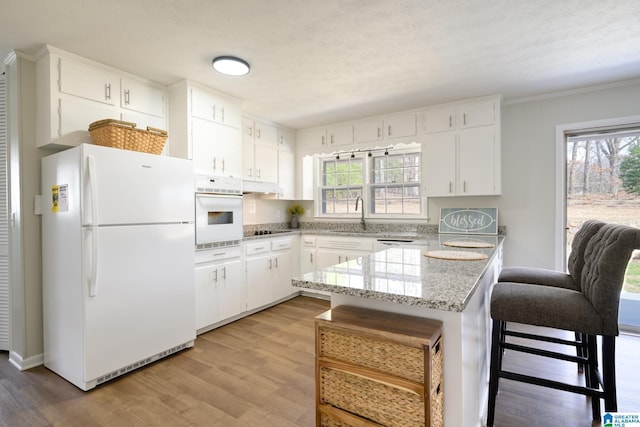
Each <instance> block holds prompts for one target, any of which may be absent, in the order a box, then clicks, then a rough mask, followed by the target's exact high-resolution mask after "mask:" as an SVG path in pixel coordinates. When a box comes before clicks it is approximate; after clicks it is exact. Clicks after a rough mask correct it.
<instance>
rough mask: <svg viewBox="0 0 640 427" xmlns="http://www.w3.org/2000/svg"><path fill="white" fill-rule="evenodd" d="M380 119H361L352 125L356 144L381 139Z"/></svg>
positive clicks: (381, 124)
mask: <svg viewBox="0 0 640 427" xmlns="http://www.w3.org/2000/svg"><path fill="white" fill-rule="evenodd" d="M382 126H383V123H382V120H380V119H373V120H362V121H359V122H356V123H355V125H354V140H355V142H356V144H361V143H365V142H375V141H380V140H382Z"/></svg>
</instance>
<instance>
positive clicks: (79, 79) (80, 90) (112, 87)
mask: <svg viewBox="0 0 640 427" xmlns="http://www.w3.org/2000/svg"><path fill="white" fill-rule="evenodd" d="M51 59H53V64H52V65H53V66H54V67H55V66H56V63H57V66H58V76H57V79H58V84H59V85H60V92H61V93H65V94H68V95H74V96H78V97H80V98H85V99H89V100H91V101H96V102H101V103H103V104H107V105H117V104H119V99H120V97H119V91H120V88H119V84H118V83H119V81H120V79H119V77H118V75H117V74H115V73H112V72H109V71H106V70H103V69H100V68H96V67H93V66H90V65H87V64H83V63H80V62H76V61H73V60H70V59H66V58H59V57H54V58H51ZM54 70H55V69H54Z"/></svg>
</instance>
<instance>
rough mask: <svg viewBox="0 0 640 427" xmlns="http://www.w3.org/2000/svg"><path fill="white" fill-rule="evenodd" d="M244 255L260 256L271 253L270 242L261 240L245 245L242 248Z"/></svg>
mask: <svg viewBox="0 0 640 427" xmlns="http://www.w3.org/2000/svg"><path fill="white" fill-rule="evenodd" d="M244 250H245V254H247V255H256V254H262V253H266V252H270V251H271V242H269V241H268V240H263V241H260V242H256V243H247V244H245V247H244Z"/></svg>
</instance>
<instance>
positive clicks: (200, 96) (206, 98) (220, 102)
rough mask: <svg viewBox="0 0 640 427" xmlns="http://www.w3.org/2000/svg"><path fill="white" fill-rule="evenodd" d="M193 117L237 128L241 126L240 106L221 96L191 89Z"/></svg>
mask: <svg viewBox="0 0 640 427" xmlns="http://www.w3.org/2000/svg"><path fill="white" fill-rule="evenodd" d="M191 115H192V116H193V117H196V118H199V119H202V120H208V121H211V122H216V123H220V124H225V125H227V126H231V127H235V128H239V127H240V125H241V113H240V106H239V105H237V104H236V103H234V102H233V101H231V100H230V99H226V98H225V97H223V96H221V95H217V94H215V93H212V92H208V91H205V90H203V89H199V88H191Z"/></svg>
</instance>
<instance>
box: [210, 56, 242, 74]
mask: <svg viewBox="0 0 640 427" xmlns="http://www.w3.org/2000/svg"><path fill="white" fill-rule="evenodd" d="M211 66H212V67H213V69H214V70H216V71H217V72H219V73H222V74H226V75H227V76H244V75H246V74H249V70H250V69H251V67H249V63H248V62H247V61H245V60H243V59H240V58H236V57H235V56H218V57H216V58H214V59H213V61H211Z"/></svg>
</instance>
